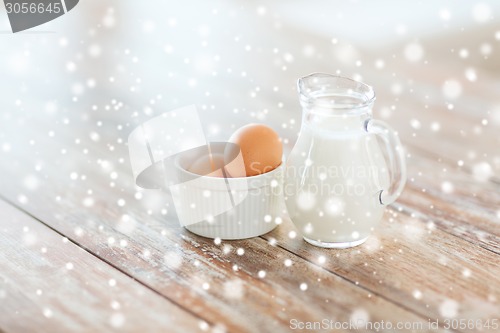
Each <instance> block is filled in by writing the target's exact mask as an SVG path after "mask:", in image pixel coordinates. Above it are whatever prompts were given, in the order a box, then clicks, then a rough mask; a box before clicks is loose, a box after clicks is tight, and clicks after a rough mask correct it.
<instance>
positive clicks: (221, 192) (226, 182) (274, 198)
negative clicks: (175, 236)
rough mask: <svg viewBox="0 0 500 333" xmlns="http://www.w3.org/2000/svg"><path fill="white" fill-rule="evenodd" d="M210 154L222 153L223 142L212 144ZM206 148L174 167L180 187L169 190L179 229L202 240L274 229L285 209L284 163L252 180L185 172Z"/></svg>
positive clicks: (185, 156) (178, 160)
mask: <svg viewBox="0 0 500 333" xmlns="http://www.w3.org/2000/svg"><path fill="white" fill-rule="evenodd" d="M210 147H211V152H212V153H213V154H216V153H223V152H224V148H225V143H219V142H216V143H211V144H210ZM204 153H206V149H205V150H203V149H200V150H199V152H198V153H197V152H196V151H194V152H193V151H191V152H190V153H189V154H180V155H179V156H177V158H176V160H175V163H174V164H175V168H176V171H177V173H178V179H179V181H180V184H178V185H176V186H175V187H173V188H172V187H171V192H172V196H173V198H174V204H175V207H176V210H177V215H178V218H179V221H180V223H181V225H182V226H184V227H185V228H186V229H188V230H189V231H191V232H193V233H195V234H197V235H200V236H204V237H209V238H217V237H218V238H220V239H244V238H250V237H256V236H259V235H262V234H265V233H267V232H269V231H271V230H272V229H274V228H275V227H276V225H277V224H276V218H277V217H279V216H281V214H282V213H283V209H284V201H283V176H284V163H282V164H281V165H280V166H278V167H277V168H276V169H274V170H272V171H270V172H267V173H265V174H261V175H257V176H253V177H240V178H219V177H210V176H200V175H197V174H193V173H191V172H189V171H187V169H188V168H189V166H190V165H191V164H192V163H193V161H194V160H196V159H197V158H199V157H201V154H204Z"/></svg>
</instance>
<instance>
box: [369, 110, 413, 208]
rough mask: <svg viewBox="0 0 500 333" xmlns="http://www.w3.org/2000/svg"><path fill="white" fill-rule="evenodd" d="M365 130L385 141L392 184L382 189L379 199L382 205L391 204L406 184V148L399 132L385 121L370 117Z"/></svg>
mask: <svg viewBox="0 0 500 333" xmlns="http://www.w3.org/2000/svg"><path fill="white" fill-rule="evenodd" d="M365 130H366V131H367V132H368V133H372V134H375V135H377V136H378V137H380V138H381V139H382V140H383V141H384V143H385V149H386V151H387V156H388V161H387V162H388V168H389V170H388V172H389V179H390V184H389V187H388V188H387V189H385V190H380V192H379V195H378V199H379V201H380V204H381V205H384V206H385V205H389V204H391V203H393V202H394V201H395V200H396V199H397V198H398V197H399V195H400V194H401V192H402V191H403V188H404V186H405V184H406V162H405V153H404V149H403V146H402V145H401V141H400V140H399V136H398V134H397V132H396V131H395V130H393V129H392V128H391V127H390V126H389V125H387V124H386V123H385V122H383V121H380V120H376V119H368V120H367V121H366V122H365Z"/></svg>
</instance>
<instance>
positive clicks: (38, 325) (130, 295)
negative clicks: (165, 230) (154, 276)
mask: <svg viewBox="0 0 500 333" xmlns="http://www.w3.org/2000/svg"><path fill="white" fill-rule="evenodd" d="M0 230H1V233H0V264H1V268H2V269H1V270H0V291H1V292H2V300H1V302H0V313H1V317H0V318H1V320H0V325H1V327H2V329H4V330H6V331H7V332H19V333H24V332H63V331H66V332H68V331H71V332H96V331H99V332H104V331H112V330H119V331H124V332H138V331H144V330H147V331H157V330H168V331H169V332H186V331H193V332H194V331H197V330H200V331H201V329H200V327H199V323H201V322H202V321H203V320H202V319H199V318H197V317H195V316H193V315H192V314H191V313H189V312H186V311H184V310H182V309H180V308H179V307H178V306H177V305H175V304H173V303H172V302H170V301H169V300H167V299H165V298H163V297H161V296H159V295H158V294H156V293H155V292H153V291H151V290H150V289H148V288H146V287H144V286H143V285H141V284H139V283H137V282H136V281H134V280H133V279H131V278H130V277H128V276H127V275H125V274H123V273H121V272H119V271H117V270H116V269H114V268H113V267H111V266H109V265H108V264H106V263H104V262H103V261H102V260H100V259H99V258H97V257H95V256H94V255H92V254H90V253H88V252H86V251H85V250H83V249H82V248H80V247H78V246H76V245H75V244H74V243H73V242H71V241H69V240H68V239H67V238H65V237H63V236H61V235H60V234H58V233H56V232H55V231H53V230H51V229H49V228H48V227H46V226H44V225H43V224H41V223H40V222H39V221H37V220H35V219H33V218H32V217H30V216H28V215H26V214H25V213H23V212H21V211H19V210H18V209H16V208H15V207H13V206H11V205H9V204H7V203H5V202H4V201H0ZM151 308H154V309H155V311H149V309H151Z"/></svg>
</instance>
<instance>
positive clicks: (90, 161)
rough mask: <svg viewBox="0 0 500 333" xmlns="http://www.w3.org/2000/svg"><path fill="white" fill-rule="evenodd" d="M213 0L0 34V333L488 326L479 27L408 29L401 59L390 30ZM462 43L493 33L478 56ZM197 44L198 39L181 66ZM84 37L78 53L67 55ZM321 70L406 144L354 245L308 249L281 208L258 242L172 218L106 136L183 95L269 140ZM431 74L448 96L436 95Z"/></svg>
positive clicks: (495, 151) (211, 126)
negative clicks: (168, 15) (216, 236)
mask: <svg viewBox="0 0 500 333" xmlns="http://www.w3.org/2000/svg"><path fill="white" fill-rule="evenodd" d="M79 6H81V7H82V8H81V11H82V13H83V12H85V11H88V13H90V12H91V10H93V9H95V8H94V7H95V6H97V5H96V4H87V5H85V4H83V3H82V4H80V5H79ZM92 6H94V7H92ZM128 6H129V7H130V6H131V5H128ZM202 6H208V5H202ZM221 6H222V7H220V8H221V9H220V10H219V11H217V13H218V14H217V13H215V14H214V13H212V14H211V15H219V16H218V17H217V18H216V19H214V18H209V20H211V21H209V22H210V24H213V25H210V27H211V30H207V29H205V30H203V29H204V28H203V27H201V28H199V30H196V29H195V30H193V29H192V25H191V24H192V23H193V22H202V21H201V20H202V17H203V16H200V15H201V14H196V13H192V14H193V17H192V18H191V17H190V16H189V17H190V18H189V20H191V21H189V20H188V19H187V17H188V16H181V15H183V13H182V10H181V9H176V10H177V12H175V11H174V12H173V13H172V17H181V18H186V19H185V20H183V19H179V20H178V23H176V24H173V23H172V22H173V21H172V20H170V21H169V20H167V23H165V22H164V21H162V18H161V16H160V14H155V13H150V12H148V13H149V15H150V16H149V17H151V19H152V20H157V21H156V22H157V25H156V31H155V33H156V34H154V33H153V35H150V36H146V37H145V36H144V32H143V30H142V29H141V25H140V24H142V23H140V24H139V23H137V24H136V23H134V24H132V23H131V27H124V26H120V27H117V28H115V29H114V30H113V29H107V28H102V27H97V23H99V22H100V21H99V20H100V19H101V18H100V17H99V18H94V16H92V15H89V17H88V19H89V22H90V23H88V26H96V27H97V28H96V31H97V33H96V34H97V37H95V36H94V35H92V34H90V35H89V34H88V30H87V27H81V28H78V29H77V28H75V30H74V31H73V32H71V33H67V35H66V37H65V38H67V40H69V41H70V43H69V44H68V45H67V46H65V45H63V46H61V45H62V44H64V41H63V42H61V38H62V37H61V33H56V34H47V35H43V34H40V35H26V36H23V37H22V38H24V40H22V41H21V40H20V39H16V40H14V39H12V38H10V39H7V38H5V44H6V49H8V50H9V52H7V53H6V54H5V55H2V57H3V58H2V59H1V60H2V61H4V63H5V61H7V60H8V59H11V60H12V58H9V57H11V56H12V57H15V56H16V55H17V56H18V57H20V59H18V60H19V61H18V62H15V60H16V59H14V60H12V61H13V63H15V64H18V65H19V63H21V65H22V64H23V63H22V61H23V59H24V58H25V57H27V56H26V54H24V55H23V50H24V51H26V50H29V54H30V55H29V61H28V60H26V61H28V65H26V66H27V69H26V71H25V72H23V71H22V68H21V70H19V68H17V69H16V68H15V66H14V65H12V66H14V67H12V66H10V67H9V68H8V69H6V70H5V73H6V74H5V76H4V78H2V89H3V90H2V98H3V101H2V104H1V105H2V109H1V114H0V116H1V119H0V146H1V150H0V172H1V176H0V181H1V183H0V197H1V199H0V331H2V332H6V333H15V332H70V331H71V332H105V331H111V330H119V331H125V332H196V331H209V332H288V331H293V329H294V328H300V327H301V326H300V325H303V324H304V325H305V324H306V323H307V322H321V321H322V320H327V321H328V325H331V326H330V327H331V328H338V325H344V326H343V327H341V328H338V329H332V330H330V331H348V330H349V329H347V328H346V326H345V325H346V324H348V323H349V322H350V321H351V322H356V321H357V320H358V319H362V320H365V321H368V322H370V323H372V325H383V324H382V321H383V322H384V323H386V326H385V327H384V326H380V328H381V329H380V331H383V332H389V331H391V332H393V331H402V332H406V331H407V332H410V331H411V330H401V329H396V326H395V325H397V324H398V323H399V324H403V325H410V326H412V327H413V329H414V331H415V332H426V331H439V332H445V331H457V332H475V331H480V329H479V328H478V325H479V324H477V321H479V322H480V323H482V324H483V326H484V328H483V331H485V332H500V328H497V329H495V326H494V325H495V324H494V323H495V322H496V323H497V324H498V321H499V320H500V305H499V302H500V266H499V262H500V261H499V258H500V257H499V254H500V242H499V237H500V227H499V226H500V149H499V148H500V135H499V133H500V111H499V109H495V107H498V105H500V104H499V103H500V102H499V99H498V91H500V90H499V88H500V79H499V73H500V71H499V67H498V61H497V60H495V58H493V56H495V57H497V53H495V52H498V50H496V48H498V47H499V46H500V44H498V41H495V39H494V37H493V36H494V32H495V31H498V30H499V29H498V28H499V27H498V26H494V25H493V24H489V25H486V26H479V27H472V28H470V29H466V30H465V31H462V32H461V31H460V30H459V29H458V27H456V26H455V27H452V28H450V30H449V33H441V35H437V36H435V37H434V36H431V37H427V38H422V39H421V40H420V44H421V45H423V46H424V49H425V55H424V56H423V58H422V59H421V60H418V61H416V62H411V61H408V60H406V59H405V57H404V48H405V45H406V44H407V43H408V42H409V41H411V38H410V37H409V36H408V37H407V38H403V39H401V40H395V41H394V42H393V43H391V44H390V45H387V46H384V48H383V50H380V49H378V48H370V47H366V48H364V47H363V45H360V44H357V45H355V44H352V43H351V42H350V41H349V40H348V39H343V38H341V37H338V40H337V39H336V40H334V41H333V42H332V40H331V37H328V38H327V37H325V36H321V35H318V34H315V33H313V32H311V31H308V30H306V29H302V28H300V27H298V26H295V25H294V24H292V23H290V22H287V21H286V19H282V20H281V19H279V18H276V17H275V16H273V13H272V11H271V10H269V11H271V12H269V11H268V12H265V11H263V10H262V9H259V10H257V12H258V13H260V14H262V13H264V12H265V13H267V14H266V15H261V16H257V17H256V16H255V15H256V13H255V10H254V9H253V8H251V10H249V9H248V8H246V7H244V6H243V7H242V8H240V7H238V6H236V5H231V4H229V3H223V5H221ZM231 6H233V7H231ZM231 8H232V9H231ZM127 9H128V10H129V11H128V12H127ZM205 9H207V10H209V9H210V8H205ZM115 10H116V11H118V12H119V14H120V15H121V16H120V17H121V18H122V19H123V20H126V19H127V18H129V17H130V15H132V14H131V12H132V11H131V8H127V7H124V8H122V9H119V8H115ZM137 10H138V11H139V14H137V15H141V14H143V12H141V10H143V11H145V9H137ZM104 11H105V10H104ZM74 12H75V13H76V11H74ZM313 12H314V13H318V9H316V11H313ZM75 15H76V14H75ZM127 15H128V16H127ZM176 15H177V16H176ZM184 15H187V14H186V13H184ZM197 20H199V21H197ZM207 20H208V19H207ZM129 22H135V21H132V20H131V21H129ZM141 22H142V21H141ZM203 22H205V21H203ZM228 22H229V23H231V24H233V26H234V27H236V28H234V29H235V30H234V31H228V29H227V27H226V26H225V25H224V24H225V23H228ZM174 23H175V22H174ZM61 24H62V25H63V24H65V25H63V27H64V26H68V25H69V23H67V22H66V23H61ZM58 29H59V28H58ZM120 29H121V30H120ZM56 30H57V29H56ZM229 30H231V29H229ZM207 31H210V32H207ZM160 32H161V34H160ZM125 34H126V35H127V38H126V39H125V38H124V37H123V36H125ZM330 36H336V35H335V34H333V33H332V34H331V35H330ZM2 38H3V37H2ZM93 38H97V39H93ZM78 40H84V41H85V42H82V43H76V42H75V41H78ZM183 40H187V41H188V42H186V41H183ZM477 40H486V41H489V43H491V45H494V51H493V54H492V56H490V57H487V58H489V59H484V57H485V56H478V52H479V51H476V50H477V48H478V45H477ZM203 41H208V45H209V46H208V49H209V50H212V51H210V52H209V51H206V53H207V54H209V55H210V57H209V58H206V59H205V58H202V59H201V60H200V58H199V57H202V56H203V54H205V53H204V52H205V51H204V50H206V49H204V47H205V46H203ZM94 42H95V43H103V44H99V45H102V55H101V56H100V57H97V58H95V57H92V56H89V55H88V54H87V53H86V52H87V50H88V45H91V44H92V43H94ZM200 43H201V44H200ZM494 43H496V44H494ZM200 45H202V46H201V49H199V48H200ZM210 47H212V49H210ZM2 48H3V47H2ZM54 48H57V49H61V50H62V51H60V52H58V53H56V54H55V53H53V52H52V50H53V49H54ZM460 48H468V49H469V50H470V57H469V58H467V59H466V60H464V59H461V58H460V57H459V56H458V52H459V50H460ZM350 49H355V50H356V51H355V52H354V51H352V50H351V51H352V52H354V53H353V54H354V56H352V57H350V58H348V59H346V56H345V53H346V52H347V53H348V52H351V51H349V50H350ZM172 50H173V51H172ZM10 51H12V52H10ZM198 56H199V57H198ZM23 57H24V58H23ZM217 57H218V58H217ZM358 58H359V59H358ZM186 59H187V60H186ZM355 60H360V61H361V63H362V64H363V65H361V67H360V63H356V61H355ZM377 60H378V61H377ZM204 61H205V62H204ZM374 63H376V64H378V65H377V66H374V65H373V64H374ZM382 63H383V66H382ZM61 64H63V65H62V66H61ZM72 64H73V65H72ZM200 64H201V65H200ZM203 64H205V65H206V67H203ZM195 65H200V66H201V67H199V66H198V67H196V66H195ZM65 66H66V67H67V68H69V69H70V72H67V71H66V68H65ZM73 66H75V67H76V70H74V71H71V69H72V68H73ZM467 67H473V68H474V70H475V73H476V75H477V81H475V82H469V81H467V80H466V79H465V78H464V73H463V72H464V70H465V68H467ZM337 69H342V73H344V74H346V75H354V76H355V75H356V74H359V73H362V75H363V80H364V81H365V82H367V83H370V84H372V85H373V86H374V87H375V89H376V91H377V95H378V100H377V103H376V107H375V110H374V113H375V117H378V118H380V119H383V120H385V121H387V122H388V123H390V124H391V125H392V126H393V127H394V128H396V129H397V130H398V131H399V134H400V137H401V139H402V141H403V143H404V145H405V147H406V150H407V163H408V169H409V170H408V182H407V185H406V189H405V191H404V193H403V195H402V196H401V197H400V199H399V200H398V201H397V202H396V203H394V204H392V205H390V206H389V207H388V208H387V211H386V214H385V216H384V219H383V221H382V223H381V225H380V227H379V228H378V229H377V230H376V232H375V234H374V235H373V236H372V237H370V238H369V240H368V241H367V242H366V243H365V244H364V245H362V246H359V247H355V248H351V249H346V250H333V249H332V250H327V249H321V248H316V247H313V246H310V245H308V244H306V243H305V242H304V241H303V240H302V239H301V237H300V236H299V235H297V233H296V231H295V228H294V226H293V225H292V223H291V222H290V221H289V220H288V218H287V217H286V216H283V220H284V222H283V223H282V224H281V225H280V226H279V227H277V228H276V229H275V230H274V231H272V232H270V233H268V234H266V235H263V236H261V237H256V238H253V239H248V240H242V241H222V243H220V244H215V243H214V241H213V240H211V239H205V238H202V237H198V236H196V235H194V234H191V233H190V232H188V231H186V230H185V229H183V228H181V227H180V226H179V223H178V221H177V219H176V214H175V210H174V207H173V205H172V201H171V198H170V196H169V194H168V193H163V192H159V191H144V190H142V189H140V188H138V187H137V186H135V184H134V181H133V179H132V174H131V169H130V165H129V160H128V151H127V147H126V139H127V136H128V134H129V133H130V132H131V130H132V129H133V128H134V127H135V126H137V125H138V124H140V123H142V122H144V121H145V120H147V119H149V118H150V117H151V116H153V115H157V114H160V113H162V112H165V111H168V110H171V109H173V108H176V107H178V106H182V105H187V104H192V103H195V104H197V105H198V107H199V108H200V110H203V112H201V113H202V117H203V118H204V124H205V125H206V131H207V134H208V136H209V138H211V139H219V140H223V139H224V138H227V137H228V136H229V135H230V134H231V133H232V131H233V130H234V129H236V128H238V127H239V126H241V125H243V124H246V123H248V122H256V121H258V122H265V123H267V124H269V125H270V126H272V127H274V128H275V129H276V130H277V131H278V132H279V133H280V135H281V136H282V137H283V139H284V143H285V147H286V153H287V152H288V151H289V150H290V149H291V147H292V146H293V143H294V141H295V139H296V134H297V132H298V130H299V128H300V127H299V126H300V107H299V105H298V100H297V96H296V91H295V87H294V84H295V80H296V79H297V78H298V77H300V76H302V75H305V74H308V73H310V72H313V71H323V72H335V71H336V70H337ZM213 71H215V72H217V73H216V74H215V75H214V73H213ZM469 77H470V72H469ZM450 79H455V80H458V82H460V83H461V87H462V93H461V94H459V96H457V97H456V98H454V97H453V96H451V97H450V93H449V92H448V97H443V95H442V93H441V92H442V89H443V88H442V87H443V84H444V82H445V81H446V80H450ZM88 80H94V82H96V85H95V87H92V84H91V83H90V84H89V81H88ZM195 80H196V81H195ZM91 82H92V81H91ZM82 90H83V91H82ZM452 93H453V91H452ZM452 95H453V94H452ZM292 119H293V120H292ZM332 153H334V152H332ZM240 248H241V249H243V250H244V254H242V255H240V254H241V252H238V251H237V250H238V249H240ZM460 320H462V322H465V324H466V325H467V326H465V327H463V326H460V325H463V324H461V321H460ZM469 320H472V321H471V322H473V324H470V322H469ZM436 321H438V326H436V327H433V326H431V327H429V326H428V325H429V322H432V323H433V325H434V323H435V322H436ZM387 322H391V324H392V325H393V326H392V330H391V329H390V327H389V328H388V326H387ZM485 325H489V329H487V327H486V326H485ZM449 326H452V327H451V328H449V329H448V327H449ZM295 331H301V330H300V329H295ZM325 331H326V330H325ZM357 331H360V332H364V331H370V330H367V329H365V328H359V329H358V330H357Z"/></svg>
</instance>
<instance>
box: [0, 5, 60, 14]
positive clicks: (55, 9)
mask: <svg viewBox="0 0 500 333" xmlns="http://www.w3.org/2000/svg"><path fill="white" fill-rule="evenodd" d="M5 9H6V10H7V14H11V13H14V14H21V13H22V14H28V13H30V14H43V13H54V14H59V13H60V12H61V10H62V7H61V3H59V2H51V3H49V4H47V5H45V4H43V3H29V2H15V3H11V2H7V3H6V4H5Z"/></svg>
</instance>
